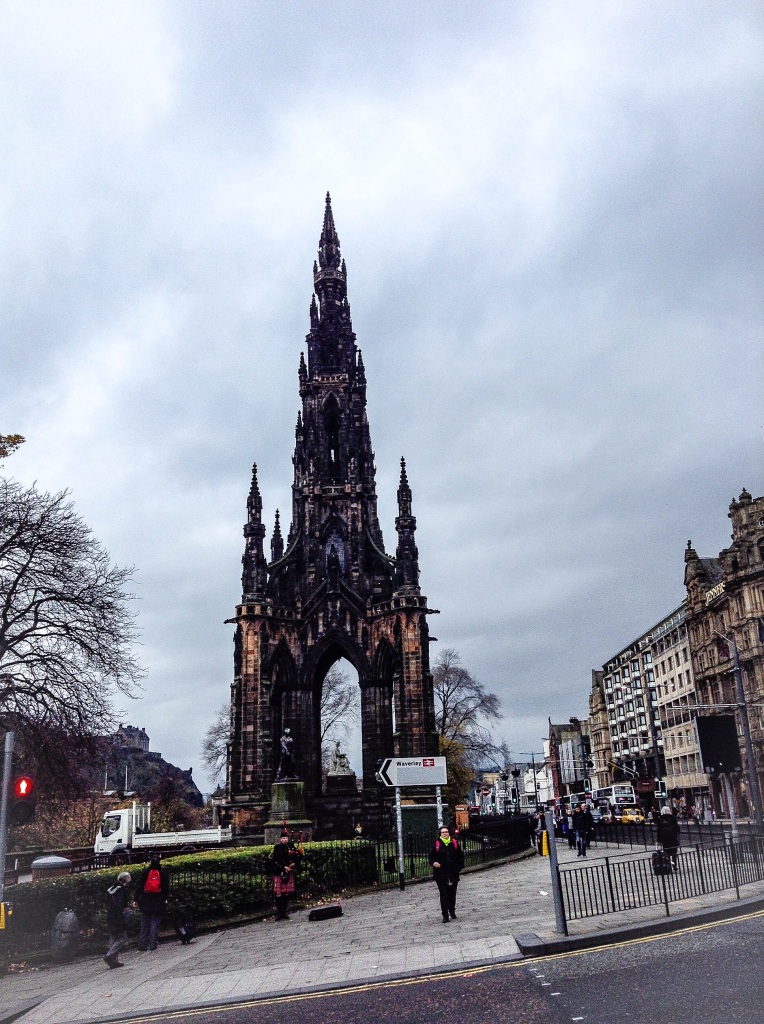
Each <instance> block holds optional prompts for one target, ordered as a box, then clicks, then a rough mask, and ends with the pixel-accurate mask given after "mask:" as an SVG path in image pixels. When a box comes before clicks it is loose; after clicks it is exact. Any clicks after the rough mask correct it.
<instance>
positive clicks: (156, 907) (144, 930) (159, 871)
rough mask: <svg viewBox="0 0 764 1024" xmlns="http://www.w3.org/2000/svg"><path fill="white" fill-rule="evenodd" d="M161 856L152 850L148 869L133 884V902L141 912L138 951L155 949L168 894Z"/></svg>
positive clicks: (165, 869) (167, 883)
mask: <svg viewBox="0 0 764 1024" xmlns="http://www.w3.org/2000/svg"><path fill="white" fill-rule="evenodd" d="M161 860H162V858H161V856H160V854H159V853H158V852H157V851H156V850H154V851H153V852H152V854H151V857H150V860H149V863H148V867H145V868H144V869H143V871H141V873H140V874H139V875H138V879H137V881H136V883H135V902H136V903H137V905H138V909H139V910H140V912H141V930H140V933H139V935H138V949H140V950H145V949H149V950H151V951H152V952H153V951H154V950H155V949H156V948H157V939H158V937H159V925H160V924H161V922H162V916H163V915H164V912H165V907H166V906H167V897H168V895H169V894H170V873H169V871H168V870H167V868H163V867H162V866H161Z"/></svg>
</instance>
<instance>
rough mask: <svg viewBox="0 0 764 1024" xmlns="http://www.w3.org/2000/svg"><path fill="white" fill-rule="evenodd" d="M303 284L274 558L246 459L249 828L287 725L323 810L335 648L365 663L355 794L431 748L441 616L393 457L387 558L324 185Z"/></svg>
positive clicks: (239, 624)
mask: <svg viewBox="0 0 764 1024" xmlns="http://www.w3.org/2000/svg"><path fill="white" fill-rule="evenodd" d="M313 292H314V294H313V297H312V300H311V302H310V308H309V310H306V313H308V318H309V327H308V333H307V335H306V338H305V347H306V352H305V355H304V356H300V361H299V367H298V380H299V396H300V397H299V406H300V411H299V413H298V415H297V422H296V425H295V428H294V438H295V441H294V454H293V458H292V463H293V468H294V476H293V481H292V492H291V518H290V523H289V528H288V531H287V530H286V529H285V527H286V521H285V523H284V526H283V527H282V524H281V518H280V515H279V514H278V513H276V520H275V524H274V528H273V533H272V537H271V543H270V561H269V562H268V563H266V561H265V559H264V557H263V546H264V536H265V529H264V527H263V523H262V506H263V503H262V500H261V497H260V491H259V488H258V484H257V469H256V467H253V471H252V486H251V489H250V493H249V498H248V501H247V525H246V526H245V528H244V534H245V537H246V545H245V553H244V574H243V578H242V583H243V597H242V601H241V604H240V605H238V606H237V609H236V618H235V620H234V621H235V623H236V636H235V646H234V684H233V687H232V691H231V701H232V716H231V721H232V732H231V741H230V744H229V756H228V777H227V782H226V792H227V794H228V798H229V803H228V804H227V807H228V812H229V813H230V815H231V816H232V817H233V818H234V819H236V820H237V821H238V823H239V826H240V827H241V828H242V829H248V830H250V832H251V831H252V830H253V829H255V830H257V831H259V832H262V829H263V828H264V826H265V821H266V817H267V807H268V806H269V805H270V800H271V797H272V791H271V785H272V783H273V781H274V775H275V772H276V764H277V757H276V753H277V751H278V749H279V737H280V736H281V735H282V732H283V730H284V729H286V728H289V729H291V735H292V737H293V738H294V751H295V765H294V768H295V772H296V774H297V776H298V777H299V778H301V779H303V780H304V783H305V796H306V811H308V812H309V817H310V818H312V819H315V820H317V821H318V820H319V819H320V818H321V815H322V813H323V812H322V811H321V808H322V806H323V803H322V802H323V801H324V799H325V798H324V796H323V794H322V778H321V736H320V707H319V701H320V694H321V688H322V685H323V681H324V678H325V675H326V672H327V670H328V668H329V666H330V665H331V664H333V663H334V662H335V661H336V660H337V659H338V658H346V659H347V660H348V661H349V662H351V664H353V665H354V666H355V667H356V669H357V670H358V673H359V683H360V690H361V697H360V699H361V729H362V733H363V743H362V746H363V754H362V757H363V778H364V788H365V789H368V790H374V789H375V787H376V783H375V771H376V768H375V766H376V764H377V762H378V761H379V759H380V758H384V757H389V756H390V755H391V754H393V755H394V756H396V757H418V756H427V757H431V756H434V755H435V754H437V752H438V736H437V731H436V728H435V706H434V698H433V682H432V673H431V672H430V664H429V642H430V638H429V627H428V625H427V616H429V615H431V614H435V611H434V609H431V608H428V606H427V598H426V597H424V596H423V595H422V594H421V593H420V590H419V564H418V562H419V556H418V552H417V548H416V543H415V530H416V519H415V518H414V516H413V515H412V500H411V488H410V487H409V483H408V479H407V476H406V463H405V462H404V461H403V460H401V475H400V486H399V488H398V517H397V519H396V521H395V527H396V531H397V537H398V546H397V553H396V555H395V557H391V555H389V554H387V553H386V550H385V545H384V540H383V537H382V530H381V528H380V524H379V518H378V511H377V491H376V468H375V464H374V450H373V448H372V443H371V432H370V427H369V422H368V418H367V402H366V390H367V384H366V372H365V370H364V365H363V360H362V359H361V354H360V351H359V349H358V346H357V344H356V337H355V334H354V333H353V325H352V321H351V316H350V305H349V303H348V297H347V268H346V267H345V262H344V260H343V259H342V254H341V252H340V240H339V237H338V235H337V229H336V227H335V223H334V214H333V212H332V206H331V198H330V196H329V195H327V197H326V205H325V209H324V219H323V226H322V230H321V235H320V239H319V243H318V257H317V259H316V262H315V263H314V266H313ZM295 355H296V353H295ZM282 507H283V506H282ZM282 529H284V536H282ZM353 797H355V794H353ZM327 799H328V797H327ZM332 799H333V798H332ZM353 806H355V805H353ZM364 806H365V804H364ZM375 807H376V803H375ZM332 813H334V812H332ZM347 813H350V808H349V809H348V811H347ZM353 813H355V812H353ZM375 813H376V812H375ZM239 815H241V816H239ZM348 820H349V819H348ZM332 821H334V822H336V818H333V819H332ZM244 834H249V833H246V832H245V833H244Z"/></svg>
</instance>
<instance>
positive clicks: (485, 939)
mask: <svg viewBox="0 0 764 1024" xmlns="http://www.w3.org/2000/svg"><path fill="white" fill-rule="evenodd" d="M558 850H559V854H560V859H561V862H563V863H564V862H567V861H568V860H570V859H575V854H574V853H572V852H571V851H568V850H567V849H566V848H564V847H563V846H561V845H558ZM613 853H614V851H613V850H609V851H606V850H602V851H600V855H602V856H604V855H605V854H609V855H611V856H612V855H613ZM590 856H597V851H596V850H592V851H590ZM742 895H743V896H744V897H745V898H746V904H747V905H749V906H758V905H759V904H760V905H761V906H764V883H761V884H759V885H751V886H746V887H745V889H744V890H743V893H742ZM752 899H754V900H755V899H758V900H759V904H752V903H751V902H750V901H751V900H752ZM736 906H738V904H737V902H736V900H735V893H734V890H731V891H728V892H724V893H718V894H715V895H713V896H710V897H704V898H703V899H690V900H684V901H682V902H681V903H676V904H672V906H671V915H672V916H671V918H669V919H667V918H666V914H665V909H664V908H663V907H654V908H649V909H644V910H640V911H630V912H628V913H625V914H609V915H605V916H603V917H598V918H593V919H589V920H587V921H581V922H572V923H571V924H570V926H569V931H570V935H571V939H570V940H568V945H594V944H599V943H601V942H603V941H612V940H614V939H617V938H618V937H619V936H623V937H626V936H627V935H628V934H629V933H630V932H631V933H633V929H634V928H635V927H636V928H640V927H641V928H642V930H643V931H646V932H650V931H656V930H658V929H660V928H662V927H665V923H666V922H667V921H668V924H669V926H670V927H679V926H680V925H681V923H682V919H683V918H684V919H685V921H686V920H687V917H686V915H688V914H689V915H692V913H693V912H694V913H697V912H699V911H703V910H706V911H717V912H718V911H720V910H723V909H725V908H726V910H728V911H729V912H733V908H734V907H736ZM343 909H344V915H343V917H341V918H336V919H333V920H329V921H322V922H309V921H308V914H307V911H297V912H295V913H294V914H293V915H292V918H291V920H290V921H288V922H280V923H276V922H274V921H273V920H272V919H270V920H267V921H262V922H257V923H253V924H249V925H245V926H243V927H239V928H231V929H229V930H227V931H220V932H216V933H214V934H209V935H202V936H199V937H198V938H197V939H196V940H195V941H194V942H193V943H192V944H191V945H190V946H181V945H180V944H179V943H177V942H168V943H164V944H162V945H160V948H159V949H158V950H157V951H156V952H154V953H139V952H137V951H135V950H132V949H128V950H126V951H125V954H124V960H125V963H126V966H125V967H124V968H122V969H121V970H117V971H110V970H109V969H108V968H107V967H106V966H105V964H104V963H103V961H102V960H100V959H97V958H86V959H82V960H78V961H76V962H75V963H72V964H68V965H64V966H59V967H53V968H50V969H48V970H42V971H37V972H33V973H29V974H20V975H8V976H7V977H5V978H3V979H2V980H0V1022H1V1021H7V1020H8V1019H12V1018H13V1015H14V1014H18V1013H19V1012H20V1011H23V1010H24V1009H25V1008H28V1007H30V1006H31V1008H29V1009H27V1010H26V1012H25V1013H23V1017H22V1018H21V1019H23V1022H24V1024H74V1022H77V1024H80V1022H83V1024H84V1022H87V1024H95V1022H100V1021H114V1020H118V1019H119V1018H120V1017H130V1016H134V1015H138V1014H141V1013H150V1012H158V1011H161V1010H165V1009H183V1008H192V1007H201V1006H204V1005H215V1004H219V1003H223V1002H237V1001H242V1000H246V999H257V998H261V997H264V996H269V995H283V994H287V993H290V994H293V993H298V992H306V991H316V990H319V989H322V988H333V987H336V986H342V985H350V984H357V983H364V982H369V981H374V980H379V979H390V978H401V977H406V976H411V975H416V974H420V973H425V972H431V971H437V970H442V969H454V970H458V969H460V968H462V969H466V968H468V967H472V966H477V965H486V964H493V963H506V962H508V961H512V960H518V959H521V958H522V956H523V952H521V948H520V946H519V945H518V942H517V941H516V938H515V936H517V937H521V938H520V941H521V943H522V945H523V948H524V949H525V950H526V951H530V952H536V951H537V952H543V951H545V950H546V951H549V950H551V949H554V948H557V946H556V945H555V943H557V942H558V940H559V939H560V938H561V937H560V936H558V935H557V934H556V933H555V918H554V905H553V900H552V889H551V878H550V870H549V860H548V859H547V858H540V857H536V856H532V857H529V858H526V859H523V860H518V861H514V862H512V863H508V864H503V865H500V866H496V867H492V868H488V869H486V870H482V871H474V872H467V873H465V874H464V875H463V876H462V881H461V884H460V886H459V899H458V906H457V913H458V919H457V920H456V921H452V922H451V923H450V924H449V925H443V924H442V922H441V916H440V908H439V903H438V895H437V890H436V889H435V886H434V885H432V884H431V883H430V884H427V883H424V884H416V885H407V888H406V890H405V892H401V891H400V890H398V889H393V890H389V889H388V890H384V891H381V892H375V893H370V894H366V895H362V896H356V897H353V898H351V899H348V900H347V901H345V903H344V904H343ZM690 919H691V918H690ZM529 936H534V937H537V943H536V944H535V946H534V942H533V940H532V939H529ZM276 937H278V945H277V946H276V945H275V943H274V940H275V939H276ZM563 943H565V940H563ZM274 949H275V950H276V953H277V956H278V960H277V961H276V962H274V960H273V957H274ZM35 1003H36V1004H37V1005H34V1004H35Z"/></svg>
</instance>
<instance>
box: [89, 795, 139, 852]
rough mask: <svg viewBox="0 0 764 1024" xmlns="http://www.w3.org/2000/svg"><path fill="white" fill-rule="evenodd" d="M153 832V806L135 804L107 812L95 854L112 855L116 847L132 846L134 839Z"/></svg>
mask: <svg viewBox="0 0 764 1024" xmlns="http://www.w3.org/2000/svg"><path fill="white" fill-rule="evenodd" d="M150 830H151V804H137V803H133V806H132V807H120V808H117V809H116V810H113V811H107V812H106V813H105V814H104V816H103V818H102V819H101V826H100V828H99V829H98V835H97V836H96V840H95V843H94V845H93V852H94V853H111V852H112V851H113V850H114V848H115V847H117V846H120V847H130V846H132V842H133V837H134V836H136V835H141V834H143V833H146V832H149V831H150Z"/></svg>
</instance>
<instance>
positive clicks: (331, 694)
mask: <svg viewBox="0 0 764 1024" xmlns="http://www.w3.org/2000/svg"><path fill="white" fill-rule="evenodd" d="M357 694H358V687H357V686H354V685H353V684H352V683H351V682H350V681H349V680H348V677H347V673H345V672H343V671H342V669H341V668H340V667H339V665H336V664H335V665H332V667H331V668H330V669H329V671H328V672H327V673H326V675H325V676H324V683H323V688H322V690H321V746H322V747H323V745H324V741H325V740H331V739H332V738H333V739H340V737H341V736H342V735H344V736H347V734H348V733H349V732H350V727H351V726H352V725H354V724H355V723H356V722H357V721H358V708H357V706H356V697H357Z"/></svg>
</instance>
